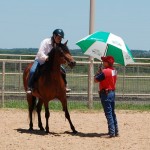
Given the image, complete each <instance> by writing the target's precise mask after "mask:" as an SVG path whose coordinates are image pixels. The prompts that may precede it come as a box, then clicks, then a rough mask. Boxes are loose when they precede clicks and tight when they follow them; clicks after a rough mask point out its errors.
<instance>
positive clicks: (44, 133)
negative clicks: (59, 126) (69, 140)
mask: <svg viewBox="0 0 150 150" xmlns="http://www.w3.org/2000/svg"><path fill="white" fill-rule="evenodd" d="M15 130H16V131H17V132H19V133H21V134H23V133H26V134H35V135H41V136H44V135H48V134H50V135H54V136H60V134H58V133H55V132H50V133H46V132H45V131H41V130H36V129H34V130H29V129H21V128H19V129H15Z"/></svg>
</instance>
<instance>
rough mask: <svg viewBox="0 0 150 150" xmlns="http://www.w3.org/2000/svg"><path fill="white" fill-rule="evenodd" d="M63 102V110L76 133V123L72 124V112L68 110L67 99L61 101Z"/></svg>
mask: <svg viewBox="0 0 150 150" xmlns="http://www.w3.org/2000/svg"><path fill="white" fill-rule="evenodd" d="M61 102H62V106H63V111H64V112H65V117H66V118H67V119H68V121H69V124H70V128H71V129H72V131H73V133H74V134H76V133H77V131H76V129H75V127H74V125H73V124H72V121H71V118H70V114H69V111H68V107H67V101H66V100H65V101H61Z"/></svg>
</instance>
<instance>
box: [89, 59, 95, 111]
mask: <svg viewBox="0 0 150 150" xmlns="http://www.w3.org/2000/svg"><path fill="white" fill-rule="evenodd" d="M93 61H94V60H93V59H92V58H90V64H89V72H88V107H89V109H92V108H93V76H94V68H93Z"/></svg>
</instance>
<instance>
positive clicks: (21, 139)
mask: <svg viewBox="0 0 150 150" xmlns="http://www.w3.org/2000/svg"><path fill="white" fill-rule="evenodd" d="M116 113H117V117H118V122H119V129H120V137H116V138H111V139H110V138H108V135H106V133H107V132H108V131H107V123H106V119H105V116H104V114H103V112H102V111H92V112H91V111H89V112H81V111H71V112H70V115H71V119H72V122H73V124H74V126H75V127H76V130H78V132H79V133H78V134H76V135H73V134H72V133H71V130H70V127H69V123H68V121H67V120H65V117H64V113H63V112H62V111H60V112H54V111H51V116H50V120H49V124H50V132H51V134H45V132H42V131H39V129H38V127H37V116H36V115H35V118H34V129H35V130H34V131H32V132H31V131H28V112H27V110H18V109H0V150H150V112H135V111H117V112H116ZM42 121H43V125H44V126H45V118H44V112H42Z"/></svg>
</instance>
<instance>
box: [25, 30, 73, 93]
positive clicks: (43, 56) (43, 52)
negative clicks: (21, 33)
mask: <svg viewBox="0 0 150 150" xmlns="http://www.w3.org/2000/svg"><path fill="white" fill-rule="evenodd" d="M62 38H64V32H63V30H62V29H56V30H54V31H53V36H52V37H51V38H46V39H44V40H43V41H42V42H41V45H40V48H39V51H38V53H37V55H36V57H35V60H34V63H33V65H32V67H31V69H30V75H29V81H28V90H27V93H28V94H30V93H31V92H32V88H33V84H34V83H33V81H34V80H33V75H34V73H35V71H36V69H37V68H38V67H39V66H40V65H42V64H44V63H45V61H47V60H48V56H47V54H48V53H49V52H50V51H51V50H52V48H53V47H54V44H60V43H61V40H62ZM61 71H62V77H63V79H64V82H65V84H66V85H67V82H66V72H65V70H64V68H63V67H61ZM70 91H71V89H69V88H67V86H66V92H70Z"/></svg>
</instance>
